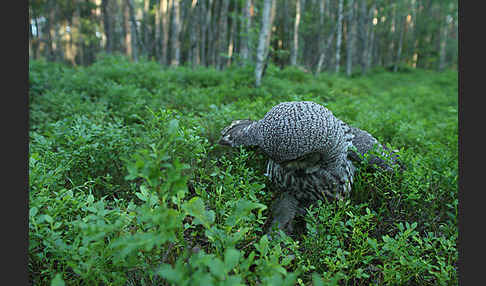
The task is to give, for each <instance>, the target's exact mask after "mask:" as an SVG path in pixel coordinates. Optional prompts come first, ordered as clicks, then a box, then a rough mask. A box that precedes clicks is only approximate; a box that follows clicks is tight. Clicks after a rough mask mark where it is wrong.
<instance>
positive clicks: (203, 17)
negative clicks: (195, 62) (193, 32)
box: [199, 0, 208, 66]
mask: <svg viewBox="0 0 486 286" xmlns="http://www.w3.org/2000/svg"><path fill="white" fill-rule="evenodd" d="M199 5H201V7H200V14H199V26H200V27H201V34H200V36H199V37H200V43H201V44H200V54H201V64H202V65H204V66H205V65H206V64H207V63H206V46H207V43H206V39H207V32H208V31H207V30H208V26H207V25H206V23H207V19H206V18H207V15H208V11H207V6H206V0H202V1H201V0H200V2H199Z"/></svg>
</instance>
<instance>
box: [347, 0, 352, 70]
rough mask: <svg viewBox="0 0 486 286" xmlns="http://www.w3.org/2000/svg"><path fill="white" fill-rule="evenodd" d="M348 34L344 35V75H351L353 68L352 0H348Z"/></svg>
mask: <svg viewBox="0 0 486 286" xmlns="http://www.w3.org/2000/svg"><path fill="white" fill-rule="evenodd" d="M348 4H349V15H348V30H347V32H348V35H347V37H346V40H347V43H346V54H347V55H346V75H347V76H351V72H352V68H353V46H354V27H353V26H354V25H353V24H354V0H349V3H348Z"/></svg>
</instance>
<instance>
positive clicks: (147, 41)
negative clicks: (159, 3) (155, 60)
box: [142, 0, 153, 57]
mask: <svg viewBox="0 0 486 286" xmlns="http://www.w3.org/2000/svg"><path fill="white" fill-rule="evenodd" d="M149 12H150V0H144V2H143V26H142V27H143V46H144V53H145V54H146V55H147V56H148V57H150V55H151V54H152V52H151V46H152V43H153V40H152V39H151V37H150V30H151V28H152V23H150V22H151V21H150V14H149Z"/></svg>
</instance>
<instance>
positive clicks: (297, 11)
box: [290, 0, 342, 66]
mask: <svg viewBox="0 0 486 286" xmlns="http://www.w3.org/2000/svg"><path fill="white" fill-rule="evenodd" d="M341 1H342V0H341ZM299 24H300V0H296V1H295V22H294V38H293V42H292V49H291V51H290V64H291V65H293V66H295V65H297V55H298V53H299Z"/></svg>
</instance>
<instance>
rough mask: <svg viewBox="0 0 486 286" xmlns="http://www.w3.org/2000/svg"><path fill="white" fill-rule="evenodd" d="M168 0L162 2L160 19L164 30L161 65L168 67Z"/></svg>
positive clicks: (161, 0)
mask: <svg viewBox="0 0 486 286" xmlns="http://www.w3.org/2000/svg"><path fill="white" fill-rule="evenodd" d="M167 4H168V3H167V0H160V7H159V9H160V18H161V30H162V35H161V37H162V43H161V44H162V45H161V54H160V60H159V63H160V64H162V65H167V63H168V51H169V13H168V9H167Z"/></svg>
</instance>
